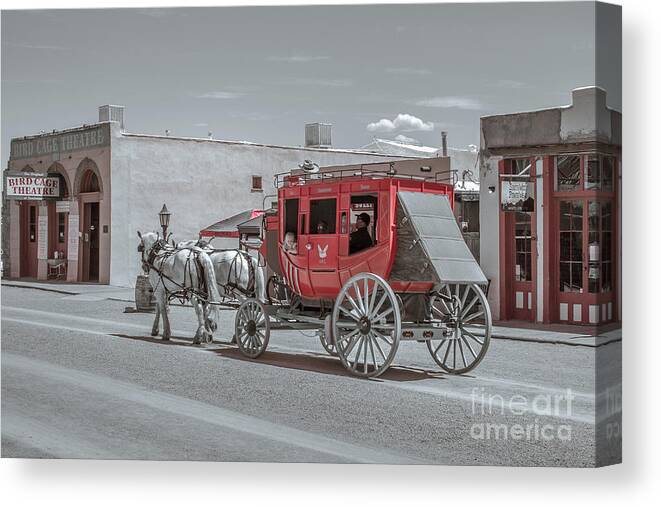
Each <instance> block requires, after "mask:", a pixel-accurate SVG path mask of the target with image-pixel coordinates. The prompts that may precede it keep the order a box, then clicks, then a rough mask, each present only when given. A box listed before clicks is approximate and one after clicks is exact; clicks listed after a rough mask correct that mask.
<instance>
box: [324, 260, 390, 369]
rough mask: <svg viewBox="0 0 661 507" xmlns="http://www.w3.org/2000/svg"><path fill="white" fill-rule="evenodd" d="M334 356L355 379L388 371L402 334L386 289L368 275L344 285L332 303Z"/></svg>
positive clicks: (360, 275)
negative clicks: (336, 356) (335, 353)
mask: <svg viewBox="0 0 661 507" xmlns="http://www.w3.org/2000/svg"><path fill="white" fill-rule="evenodd" d="M332 329H333V336H334V338H335V348H336V350H337V355H338V356H339V358H340V361H342V364H343V365H344V367H345V368H346V369H347V370H349V371H350V372H351V373H353V374H354V375H358V376H359V377H378V376H379V375H381V374H382V373H383V372H384V371H386V370H387V369H388V367H389V366H390V364H391V363H392V361H393V359H394V358H395V353H396V352H397V347H399V337H400V335H401V332H402V319H401V313H400V311H399V304H398V302H397V297H396V296H395V293H394V292H393V290H392V289H391V288H390V285H388V283H387V282H386V281H385V280H384V279H383V278H381V277H380V276H377V275H375V274H372V273H360V274H358V275H356V276H354V277H352V278H351V279H349V281H347V283H346V284H344V287H342V290H341V291H340V293H339V294H338V296H337V299H336V300H335V306H334V308H333V319H332Z"/></svg>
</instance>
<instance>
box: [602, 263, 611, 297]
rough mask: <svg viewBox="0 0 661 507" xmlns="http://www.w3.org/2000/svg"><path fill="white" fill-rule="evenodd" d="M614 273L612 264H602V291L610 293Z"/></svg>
mask: <svg viewBox="0 0 661 507" xmlns="http://www.w3.org/2000/svg"><path fill="white" fill-rule="evenodd" d="M611 277H612V271H611V263H610V262H602V263H601V291H602V292H610V290H611V285H612V280H611Z"/></svg>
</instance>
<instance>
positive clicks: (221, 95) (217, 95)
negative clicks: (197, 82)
mask: <svg viewBox="0 0 661 507" xmlns="http://www.w3.org/2000/svg"><path fill="white" fill-rule="evenodd" d="M244 95H245V93H240V92H223V91H218V92H208V93H201V94H199V95H195V98H198V99H220V100H230V99H238V98H239V97H243V96H244Z"/></svg>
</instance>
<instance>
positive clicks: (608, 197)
mask: <svg viewBox="0 0 661 507" xmlns="http://www.w3.org/2000/svg"><path fill="white" fill-rule="evenodd" d="M563 155H577V156H580V178H579V190H574V191H563V192H558V191H556V190H555V179H556V178H555V158H556V156H555V155H554V156H547V157H544V159H545V160H544V166H545V179H544V188H545V192H544V194H545V203H549V205H548V206H547V212H546V213H545V216H544V227H545V231H546V232H545V236H546V238H545V239H546V241H545V245H548V248H546V247H545V249H544V251H545V256H546V258H547V259H549V262H548V264H547V266H548V267H547V268H546V269H545V271H546V274H548V275H551V274H553V276H550V279H549V280H548V282H547V280H546V278H545V289H544V297H545V300H546V301H548V304H546V305H545V308H544V319H545V322H556V323H565V324H567V323H569V324H584V325H595V324H590V322H589V307H590V305H598V306H599V308H600V310H599V311H600V318H599V324H601V323H606V322H615V321H617V320H618V319H619V315H618V312H617V294H618V292H619V278H618V276H619V275H618V273H619V259H618V258H617V252H618V246H617V245H618V244H619V241H620V235H619V234H620V233H619V230H618V224H617V217H618V216H619V205H618V183H619V179H618V175H619V160H618V158H617V156H615V155H612V154H603V153H599V155H602V156H612V157H613V158H614V166H613V191H612V192H604V191H601V190H585V161H586V158H587V156H588V155H594V153H575V154H572V153H567V154H563ZM560 201H581V202H583V219H582V224H583V230H582V243H583V247H582V248H583V258H584V259H585V261H584V266H583V276H582V283H583V292H582V293H564V292H563V293H561V292H560V277H559V272H560V270H559V260H560ZM590 201H602V202H603V201H610V202H611V270H612V275H611V278H612V284H611V291H610V292H605V293H602V292H598V293H590V292H588V290H589V288H588V283H589V281H588V270H589V259H588V244H589V209H588V206H589V202H590ZM547 224H548V225H547ZM600 267H601V265H600ZM547 289H548V290H547ZM561 300H562V301H561ZM561 302H562V303H564V302H566V303H568V304H569V308H568V311H567V313H568V314H567V317H568V320H562V321H561V320H560V303H561ZM609 302H611V303H612V319H610V320H609V321H607V320H606V319H604V318H602V317H601V308H602V304H604V303H609ZM574 304H580V305H581V320H580V321H574V320H573V309H572V308H573V305H574ZM547 319H548V320H547Z"/></svg>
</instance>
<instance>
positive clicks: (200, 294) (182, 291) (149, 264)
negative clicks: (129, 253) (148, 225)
mask: <svg viewBox="0 0 661 507" xmlns="http://www.w3.org/2000/svg"><path fill="white" fill-rule="evenodd" d="M187 250H188V257H187V258H186V264H185V267H184V280H183V284H180V283H178V282H176V281H175V280H173V279H172V278H171V277H169V276H168V275H166V274H165V273H164V272H163V264H165V261H167V260H168V259H169V258H170V257H171V256H172V255H174V254H176V253H177V252H180V251H181V250H177V249H176V248H173V247H168V246H167V245H166V244H165V242H163V241H157V242H156V243H154V245H153V246H152V247H151V248H150V249H149V252H148V254H147V259H145V258H144V250H141V254H142V268H143V269H144V270H145V271H146V272H149V271H150V270H153V271H155V272H156V273H157V274H158V276H159V278H160V279H159V283H160V284H163V279H165V280H168V281H169V282H170V283H172V284H174V285H175V286H176V287H178V289H179V290H177V291H174V292H170V293H169V294H168V301H169V300H172V299H175V298H176V299H177V300H179V302H180V303H182V304H183V303H185V302H186V301H188V300H190V298H191V297H192V296H195V297H197V298H199V299H201V300H202V301H204V302H206V303H208V302H209V287H207V283H206V279H205V277H204V266H203V265H202V263H201V262H200V259H199V257H200V253H202V252H203V250H202V249H201V248H199V247H191V248H187ZM158 261H160V264H159V266H158V267H157V266H156V263H157V262H158ZM191 262H194V263H195V267H196V273H197V280H193V274H192V271H191ZM186 273H189V275H188V276H189V277H190V284H191V287H192V286H193V282H194V281H196V282H197V287H199V289H198V290H195V289H192V288H191V287H189V286H187V285H186ZM157 287H158V285H157V286H156V287H154V289H156V288H157Z"/></svg>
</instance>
